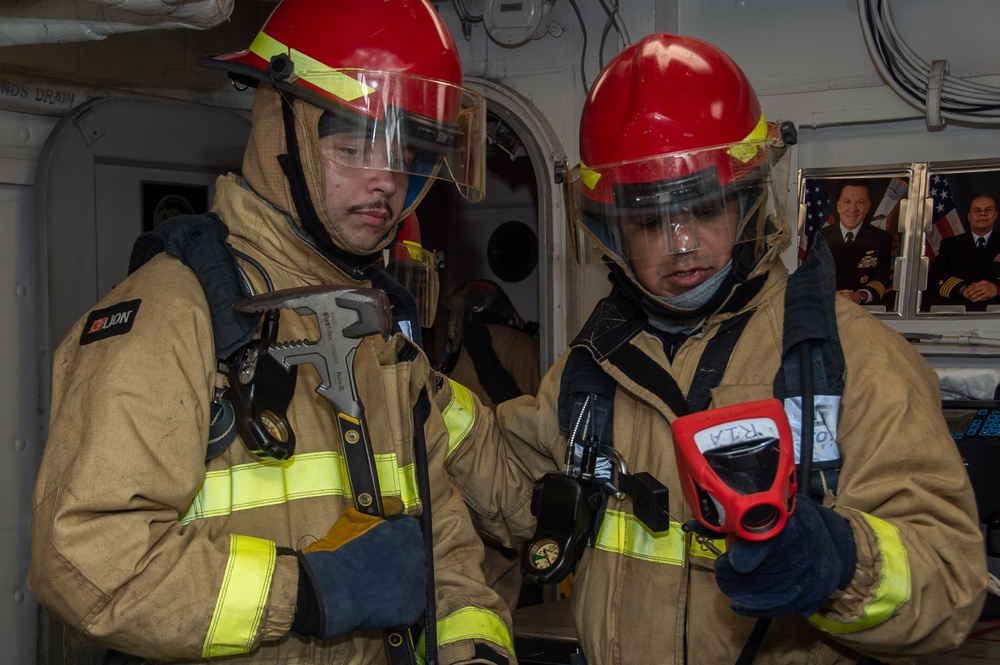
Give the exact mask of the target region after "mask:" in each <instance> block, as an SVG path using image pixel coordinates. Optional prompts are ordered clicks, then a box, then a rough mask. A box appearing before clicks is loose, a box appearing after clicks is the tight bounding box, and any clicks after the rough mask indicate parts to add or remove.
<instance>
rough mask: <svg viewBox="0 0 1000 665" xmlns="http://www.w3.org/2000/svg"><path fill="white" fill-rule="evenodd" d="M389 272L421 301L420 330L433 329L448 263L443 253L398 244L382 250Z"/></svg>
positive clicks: (417, 245)
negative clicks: (442, 271)
mask: <svg viewBox="0 0 1000 665" xmlns="http://www.w3.org/2000/svg"><path fill="white" fill-rule="evenodd" d="M382 259H383V262H384V264H385V270H386V272H388V273H389V274H390V275H392V278H393V279H395V280H396V281H397V282H399V283H400V284H401V285H402V286H403V287H404V288H405V289H406V290H407V291H409V292H410V293H411V294H412V295H413V299H414V300H416V301H417V312H418V313H419V315H420V327H422V328H430V327H431V326H432V325H434V317H435V316H436V315H437V304H438V298H439V296H440V294H441V283H440V277H439V274H440V269H441V267H442V264H443V263H444V255H443V254H442V253H441V252H432V251H430V250H426V249H424V248H423V247H421V245H420V244H419V243H416V242H413V241H411V240H403V241H402V242H397V243H396V244H395V245H393V246H392V247H387V248H386V249H384V250H382Z"/></svg>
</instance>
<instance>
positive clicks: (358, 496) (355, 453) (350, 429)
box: [335, 409, 385, 517]
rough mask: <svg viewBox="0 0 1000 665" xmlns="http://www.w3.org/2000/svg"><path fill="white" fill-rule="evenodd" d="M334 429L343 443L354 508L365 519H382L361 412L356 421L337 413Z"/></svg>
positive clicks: (370, 449) (352, 417)
mask: <svg viewBox="0 0 1000 665" xmlns="http://www.w3.org/2000/svg"><path fill="white" fill-rule="evenodd" d="M335 410H336V409H335ZM337 425H338V426H339V427H340V440H341V441H343V442H344V461H345V462H346V463H347V475H348V477H349V478H350V481H351V494H353V495H354V507H355V508H357V510H358V512H360V513H364V514H366V515H374V516H375V517H385V511H384V510H383V509H382V493H381V492H380V491H379V482H378V470H377V469H376V468H375V453H374V452H373V451H372V446H371V440H370V439H369V438H368V427H367V426H366V425H365V414H364V411H363V410H361V409H359V410H358V414H357V417H355V416H351V415H348V414H346V413H337Z"/></svg>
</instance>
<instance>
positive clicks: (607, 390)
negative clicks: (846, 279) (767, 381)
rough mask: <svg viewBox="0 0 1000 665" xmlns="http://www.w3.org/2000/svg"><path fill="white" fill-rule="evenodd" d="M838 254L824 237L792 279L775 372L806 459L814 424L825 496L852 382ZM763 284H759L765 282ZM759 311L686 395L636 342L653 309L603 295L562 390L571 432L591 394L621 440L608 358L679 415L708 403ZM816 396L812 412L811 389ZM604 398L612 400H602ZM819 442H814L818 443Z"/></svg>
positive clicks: (735, 326)
mask: <svg viewBox="0 0 1000 665" xmlns="http://www.w3.org/2000/svg"><path fill="white" fill-rule="evenodd" d="M834 276H835V266H834V263H833V257H832V255H831V254H830V252H829V248H828V247H827V246H826V244H825V243H824V242H822V239H820V242H817V243H814V245H813V246H812V248H810V251H809V254H808V255H807V257H806V260H805V261H804V262H803V264H802V265H801V266H800V267H799V268H798V269H797V270H796V271H795V272H794V273H792V274H791V275H790V276H789V278H788V285H787V288H786V292H785V322H784V330H783V334H782V364H781V368H780V369H779V371H778V372H777V374H776V375H775V379H774V396H775V397H776V398H778V399H781V400H783V401H784V403H785V411H786V413H787V414H788V416H789V421H790V423H791V425H792V431H793V437H794V438H795V441H796V453H797V461H798V462H799V463H801V457H800V456H799V451H800V450H801V449H802V444H801V442H802V432H803V430H804V429H808V427H805V428H804V427H803V423H804V421H811V422H813V423H814V425H815V427H814V431H813V436H812V441H811V442H807V444H806V446H805V449H807V450H808V449H810V448H811V449H812V451H813V452H812V455H811V456H810V458H811V462H812V464H811V468H812V471H813V473H812V474H811V477H812V488H811V489H812V492H813V494H814V495H816V496H818V497H820V498H822V496H823V494H824V493H825V491H826V490H830V491H834V492H835V491H836V487H837V477H838V472H839V468H840V465H841V460H840V454H839V448H838V447H837V444H836V431H837V430H836V423H837V418H838V416H839V408H840V398H841V395H842V393H843V388H844V379H843V376H844V367H845V363H844V354H843V350H842V348H841V345H840V336H839V334H838V331H837V321H836V313H835V307H834V298H835V297H836V286H835V285H836V281H835V277H834ZM758 288H759V287H758ZM754 311H755V310H752V309H751V310H746V311H744V312H742V313H740V314H737V315H735V316H733V317H732V318H730V319H727V320H726V321H725V322H724V323H723V324H722V325H721V326H720V328H719V331H718V332H717V333H716V334H715V336H714V337H713V338H712V339H710V340H709V342H708V344H707V348H706V349H705V352H704V353H703V354H702V356H701V359H700V361H699V366H698V370H697V371H696V372H695V379H694V381H693V382H692V384H691V387H690V389H689V390H688V394H687V395H686V396H685V395H684V394H683V392H682V391H681V389H680V387H679V386H678V385H677V382H676V381H675V380H674V378H673V377H672V376H671V375H670V374H669V373H668V372H667V371H666V370H664V369H663V368H662V367H660V366H659V365H657V364H656V363H653V362H650V359H649V358H648V357H647V356H646V355H645V354H643V353H642V352H641V351H640V350H639V349H638V348H636V347H635V346H634V345H632V344H630V341H631V340H632V339H633V338H634V337H635V336H637V335H638V334H640V333H641V332H643V331H645V330H649V331H650V333H651V334H655V331H652V330H651V329H649V327H648V319H647V316H646V314H645V313H644V312H643V311H642V310H641V309H640V308H639V307H638V306H637V305H636V304H635V303H634V302H632V301H631V300H629V299H627V298H626V297H624V296H623V294H622V293H621V292H620V291H618V290H617V289H616V290H614V291H613V292H612V294H611V295H610V296H609V297H608V298H605V299H603V300H601V301H600V302H599V303H598V305H597V307H596V308H595V309H594V312H593V314H592V315H591V317H590V319H588V321H587V323H586V324H585V325H584V327H583V329H582V330H581V332H580V334H579V335H578V336H577V337H576V339H574V340H573V342H572V343H571V347H572V351H571V352H570V357H569V359H568V360H567V363H566V369H565V371H564V372H563V376H562V380H561V383H560V392H559V426H560V430H561V431H562V432H563V433H564V434H566V435H568V434H569V433H570V432H571V430H572V424H573V423H574V422H577V420H578V418H579V412H580V408H581V405H582V404H583V403H584V402H585V400H586V399H587V396H588V395H591V394H592V395H594V396H595V397H594V398H593V399H594V400H596V403H597V404H598V405H599V410H601V411H604V412H606V413H607V414H608V415H607V418H606V419H604V423H603V427H602V430H601V431H598V432H597V434H598V438H599V440H600V442H601V446H602V447H603V446H610V445H613V443H612V440H611V424H612V421H613V399H614V387H615V383H614V380H613V379H611V377H609V376H608V375H607V373H606V372H605V371H604V370H603V369H602V368H601V365H600V364H599V363H600V362H601V361H604V360H607V361H609V363H610V364H611V365H612V366H614V367H615V368H617V369H619V370H620V371H622V373H623V374H625V375H626V376H627V377H629V379H631V380H632V381H634V382H635V384H637V385H638V386H640V387H641V388H642V389H644V390H645V391H646V392H647V393H648V395H649V396H652V397H654V398H656V399H659V400H661V401H662V402H663V403H665V404H666V405H667V406H668V407H669V408H670V410H671V411H672V412H673V413H675V414H676V415H678V416H681V415H685V414H688V413H694V412H697V411H702V410H704V409H707V408H708V406H709V404H710V402H711V390H712V389H713V388H714V387H715V386H717V385H718V384H719V382H720V381H721V380H722V375H723V373H724V372H725V368H726V365H728V363H729V358H730V356H731V355H732V352H733V350H734V348H735V346H736V343H737V342H738V341H739V338H740V337H741V336H742V334H743V331H744V329H745V328H746V325H747V323H748V322H749V320H750V318H751V316H752V315H753V313H754ZM804 346H805V347H807V348H808V353H809V357H811V358H812V363H811V364H810V368H809V369H811V370H812V372H811V375H812V376H811V385H810V388H811V389H810V390H808V391H807V390H805V389H804V386H803V383H802V379H803V378H804V376H805V375H806V374H807V373H806V372H804V371H803V367H802V363H801V359H800V358H801V354H800V351H801V350H802V348H803V347H804ZM804 393H811V394H812V395H813V396H814V399H815V414H814V416H813V417H812V418H810V417H808V416H806V417H805V418H803V413H804V412H808V410H809V409H808V408H807V406H808V405H803V401H802V400H803V394H804ZM602 403H604V404H602ZM813 442H814V444H815V445H810V443H813Z"/></svg>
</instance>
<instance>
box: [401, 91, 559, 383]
mask: <svg viewBox="0 0 1000 665" xmlns="http://www.w3.org/2000/svg"><path fill="white" fill-rule="evenodd" d="M465 83H466V85H469V86H470V87H471V88H473V89H475V90H477V91H478V92H480V93H481V94H483V95H484V96H485V97H486V100H487V123H488V129H487V131H488V134H489V136H490V140H489V147H488V151H487V165H486V168H487V174H486V199H485V200H484V201H483V202H481V203H475V204H470V203H468V202H467V201H465V200H464V199H462V198H461V196H459V195H458V193H457V192H456V191H455V189H454V187H452V186H450V184H449V183H446V182H440V183H437V184H435V185H434V186H433V187H432V188H431V190H430V192H429V193H428V195H427V198H426V199H425V200H424V201H423V202H422V203H421V204H420V206H419V207H418V208H417V217H418V219H419V221H420V233H421V239H422V244H423V246H424V248H425V249H428V250H433V251H440V252H443V254H444V270H443V271H442V275H441V296H442V297H444V296H445V295H447V294H448V293H451V291H452V290H454V289H455V288H456V287H457V286H459V285H460V284H462V283H464V282H466V281H468V280H471V279H489V280H492V281H494V282H496V283H497V284H499V285H500V286H501V287H503V289H504V291H506V292H507V295H508V296H509V297H510V299H511V301H512V302H513V303H514V306H515V307H516V308H517V311H518V313H519V314H520V315H521V316H522V318H524V319H525V320H528V321H537V322H538V323H539V326H540V331H539V332H540V334H539V337H540V341H541V367H542V371H543V372H544V370H545V369H547V368H548V367H549V366H550V365H551V364H552V363H553V362H554V361H555V359H556V358H557V357H558V356H559V354H560V353H562V350H563V349H565V348H566V344H567V341H568V340H567V330H566V311H567V300H566V299H567V293H568V291H569V289H568V284H569V280H570V278H571V276H572V272H571V271H572V268H573V266H572V260H571V257H570V254H569V249H568V248H569V245H568V242H567V236H568V233H567V230H566V219H565V207H564V202H563V194H562V189H561V186H559V185H558V183H556V181H555V180H556V174H557V172H558V171H560V170H561V166H562V163H563V161H564V159H565V152H564V151H563V149H562V146H561V144H560V142H559V140H558V138H557V137H556V134H555V132H554V131H553V129H552V128H551V126H550V125H549V124H548V122H547V121H546V120H545V119H544V118H543V117H542V116H541V114H540V113H539V112H538V111H537V110H536V109H535V108H534V107H533V106H532V105H531V104H530V102H528V101H527V100H525V99H524V98H522V97H521V96H520V95H518V94H517V93H515V92H513V91H512V90H510V89H509V88H506V87H504V86H501V85H499V84H497V83H495V82H492V81H487V80H485V79H479V78H473V77H470V78H467V79H466V81H465ZM557 164H558V166H557Z"/></svg>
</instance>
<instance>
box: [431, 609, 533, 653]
mask: <svg viewBox="0 0 1000 665" xmlns="http://www.w3.org/2000/svg"><path fill="white" fill-rule="evenodd" d="M425 636H426V633H425V634H422V635H421V636H420V640H419V641H418V642H417V647H416V652H417V653H416V655H417V662H418V663H419V664H420V665H424V654H425V653H426V649H425V647H424V645H425V642H424V637H425ZM437 637H438V645H439V646H445V645H448V644H453V643H455V642H461V641H462V640H486V641H488V642H492V643H494V644H497V645H499V646H501V647H503V648H504V649H506V650H507V653H509V654H511V655H512V656H513V655H514V643H513V642H512V641H511V639H510V633H508V632H507V624H505V623H504V622H503V619H501V618H500V617H498V616H497V615H496V614H494V613H493V612H490V611H489V610H484V609H480V608H478V607H463V608H462V609H460V610H455V611H454V612H452V613H451V614H449V615H448V616H446V617H444V618H443V619H438V621H437Z"/></svg>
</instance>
